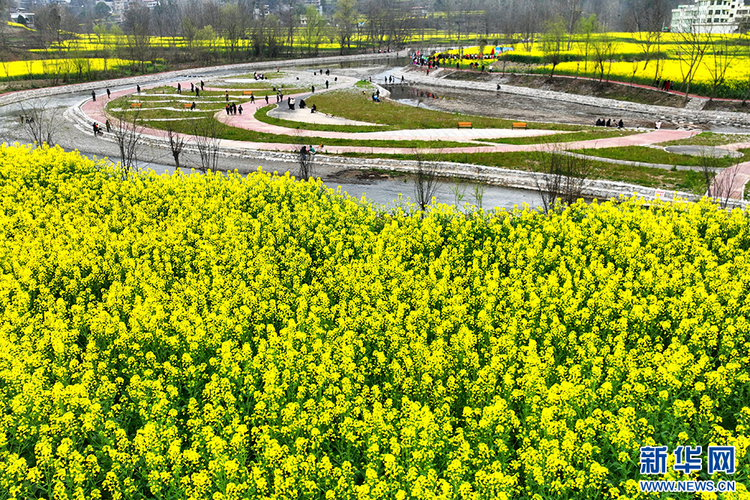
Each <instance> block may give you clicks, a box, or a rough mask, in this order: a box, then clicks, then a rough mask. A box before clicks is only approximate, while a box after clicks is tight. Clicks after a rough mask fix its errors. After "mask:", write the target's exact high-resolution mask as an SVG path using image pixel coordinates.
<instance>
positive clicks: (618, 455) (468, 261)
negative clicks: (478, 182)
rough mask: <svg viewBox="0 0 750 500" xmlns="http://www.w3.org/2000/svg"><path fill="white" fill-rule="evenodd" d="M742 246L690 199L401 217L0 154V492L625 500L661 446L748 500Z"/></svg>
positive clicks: (38, 153) (280, 186) (181, 178)
mask: <svg viewBox="0 0 750 500" xmlns="http://www.w3.org/2000/svg"><path fill="white" fill-rule="evenodd" d="M748 249H750V223H749V222H748V215H747V214H746V213H744V212H742V211H739V210H734V211H732V212H725V211H722V210H720V209H719V208H718V207H716V206H714V205H712V204H710V203H708V202H705V201H704V202H701V203H697V204H686V203H676V204H666V203H658V202H657V203H655V204H653V205H651V206H643V205H642V204H641V203H640V202H639V201H638V200H620V201H619V202H607V203H601V204H599V203H593V204H591V205H589V206H586V205H585V204H582V203H581V204H577V205H574V206H572V207H569V208H566V209H564V210H559V211H557V212H555V213H553V214H551V215H550V216H545V215H542V214H540V213H538V212H534V211H514V212H512V213H507V212H500V213H485V212H482V211H476V212H473V213H470V214H469V215H464V214H460V213H457V212H456V211H455V210H454V209H453V208H452V207H445V206H435V207H431V208H430V209H429V210H428V212H427V213H426V214H425V216H424V217H422V216H420V215H418V214H409V213H407V212H404V211H402V210H400V209H397V210H395V211H392V212H390V213H384V212H382V211H379V210H376V209H373V208H372V207H370V206H368V205H366V204H363V203H361V202H358V201H356V200H353V199H351V198H347V197H343V196H340V195H339V194H337V193H335V192H333V191H331V190H328V189H326V188H325V187H324V186H323V185H322V184H321V183H320V181H310V182H296V181H294V180H293V179H292V178H290V177H289V176H277V175H269V174H267V173H265V172H262V171H260V170H259V171H258V172H256V173H255V174H252V175H249V176H247V177H244V178H243V177H241V176H239V175H236V174H227V175H223V174H214V173H209V174H207V175H185V174H182V173H177V174H174V175H171V176H169V175H163V176H157V175H155V174H153V173H150V174H138V175H128V176H126V177H125V178H123V176H122V175H121V173H120V172H118V171H116V170H114V169H112V168H110V167H107V166H105V165H104V164H101V163H99V164H97V163H94V162H92V161H90V160H87V159H84V158H82V157H80V156H79V155H78V154H77V153H65V152H63V151H62V150H60V149H49V148H46V147H45V148H39V149H34V150H31V149H28V148H24V147H7V146H3V147H1V148H0V408H1V410H0V415H2V418H0V498H17V499H27V498H49V499H51V498H56V499H83V498H86V499H88V498H94V499H95V498H112V499H126V498H187V499H206V498H211V499H217V500H218V499H240V498H277V499H292V498H336V499H339V498H351V499H354V498H357V499H376V498H380V499H392V498H396V499H423V498H444V499H454V498H456V499H484V498H487V499H490V498H492V499H495V498H508V499H510V498H576V499H577V498H642V497H643V496H642V495H641V494H640V493H639V492H638V489H637V483H636V481H637V480H638V479H639V478H640V475H639V468H638V452H639V447H640V446H645V445H655V444H657V445H658V444H665V445H670V446H673V445H677V444H691V445H693V444H699V445H703V446H708V445H709V444H720V445H724V444H727V445H734V446H736V449H737V471H736V474H735V475H734V476H733V478H732V479H734V480H736V481H737V483H738V492H737V493H736V494H733V495H728V496H727V498H748V496H749V495H748V493H747V489H746V485H747V481H748V472H750V460H749V458H750V457H748V447H749V446H750V402H749V401H748V399H749V397H750V396H749V394H750V391H749V389H750V373H749V370H750V359H749V358H750V348H749V347H750V323H749V322H748V314H749V313H750V303H749V302H748V301H747V295H748V290H749V289H750V272H749V271H750V269H749V267H750V255H748ZM703 474H704V476H702V477H705V472H703ZM705 498H715V495H708V496H706V497H705Z"/></svg>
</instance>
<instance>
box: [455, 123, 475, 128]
mask: <svg viewBox="0 0 750 500" xmlns="http://www.w3.org/2000/svg"><path fill="white" fill-rule="evenodd" d="M458 128H474V127H472V126H471V122H458Z"/></svg>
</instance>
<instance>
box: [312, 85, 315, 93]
mask: <svg viewBox="0 0 750 500" xmlns="http://www.w3.org/2000/svg"><path fill="white" fill-rule="evenodd" d="M312 93H313V94H314V93H315V85H313V86H312Z"/></svg>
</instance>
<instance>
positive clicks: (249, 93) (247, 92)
mask: <svg viewBox="0 0 750 500" xmlns="http://www.w3.org/2000/svg"><path fill="white" fill-rule="evenodd" d="M242 95H253V91H252V90H243V91H242Z"/></svg>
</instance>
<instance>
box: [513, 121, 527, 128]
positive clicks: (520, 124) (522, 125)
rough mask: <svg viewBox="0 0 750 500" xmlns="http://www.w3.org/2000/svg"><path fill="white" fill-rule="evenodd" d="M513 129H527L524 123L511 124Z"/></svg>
mask: <svg viewBox="0 0 750 500" xmlns="http://www.w3.org/2000/svg"><path fill="white" fill-rule="evenodd" d="M513 128H528V127H527V126H526V122H513Z"/></svg>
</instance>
